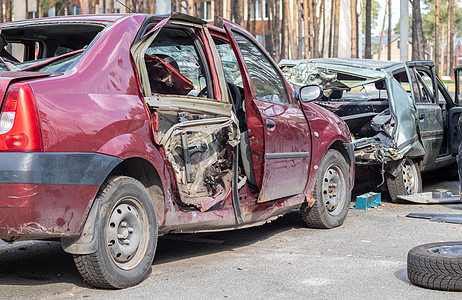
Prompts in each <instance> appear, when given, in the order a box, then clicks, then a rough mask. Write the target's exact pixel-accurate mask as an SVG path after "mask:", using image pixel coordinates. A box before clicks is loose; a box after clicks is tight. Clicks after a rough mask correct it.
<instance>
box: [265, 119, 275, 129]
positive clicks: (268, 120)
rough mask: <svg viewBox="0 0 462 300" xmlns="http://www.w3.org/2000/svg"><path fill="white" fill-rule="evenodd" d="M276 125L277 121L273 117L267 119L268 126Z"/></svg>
mask: <svg viewBox="0 0 462 300" xmlns="http://www.w3.org/2000/svg"><path fill="white" fill-rule="evenodd" d="M274 126H276V122H274V121H273V120H271V119H266V127H268V128H273V127H274Z"/></svg>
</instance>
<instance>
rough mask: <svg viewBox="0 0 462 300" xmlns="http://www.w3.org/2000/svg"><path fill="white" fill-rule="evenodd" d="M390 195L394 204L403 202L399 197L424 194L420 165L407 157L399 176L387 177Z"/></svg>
mask: <svg viewBox="0 0 462 300" xmlns="http://www.w3.org/2000/svg"><path fill="white" fill-rule="evenodd" d="M387 186H388V193H389V194H390V199H391V201H392V202H394V203H400V202H402V201H401V200H400V199H398V195H411V194H415V193H420V192H422V176H421V174H420V169H419V165H418V164H417V163H415V162H413V161H412V159H410V158H408V157H406V158H405V159H404V163H403V164H402V165H401V167H400V170H399V172H398V176H396V177H393V176H391V175H388V176H387Z"/></svg>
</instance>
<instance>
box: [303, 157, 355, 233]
mask: <svg viewBox="0 0 462 300" xmlns="http://www.w3.org/2000/svg"><path fill="white" fill-rule="evenodd" d="M313 196H314V198H315V202H314V205H313V206H312V207H309V206H308V203H306V202H305V203H304V204H303V205H302V207H301V208H300V212H301V214H302V218H303V220H304V221H305V223H306V224H307V225H308V226H309V227H314V228H334V227H337V226H340V225H342V224H343V221H344V220H345V218H346V216H347V214H348V209H349V208H350V201H351V187H350V171H349V167H348V164H347V162H346V161H345V158H344V157H343V155H342V154H341V153H340V152H339V151H337V150H334V149H330V150H329V151H327V153H326V155H325V156H324V158H323V160H322V162H321V166H320V168H319V173H318V175H317V178H316V183H315V186H314V191H313Z"/></svg>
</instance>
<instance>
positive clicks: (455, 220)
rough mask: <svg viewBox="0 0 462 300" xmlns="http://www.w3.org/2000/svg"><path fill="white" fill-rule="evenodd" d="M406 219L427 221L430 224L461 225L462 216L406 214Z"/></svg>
mask: <svg viewBox="0 0 462 300" xmlns="http://www.w3.org/2000/svg"><path fill="white" fill-rule="evenodd" d="M406 217H408V218H416V219H427V220H430V221H432V222H444V223H452V224H462V214H432V213H410V214H407V215H406Z"/></svg>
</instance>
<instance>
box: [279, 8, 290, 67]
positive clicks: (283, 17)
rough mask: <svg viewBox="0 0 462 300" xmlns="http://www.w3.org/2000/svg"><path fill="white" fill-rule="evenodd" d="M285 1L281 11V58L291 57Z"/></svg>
mask: <svg viewBox="0 0 462 300" xmlns="http://www.w3.org/2000/svg"><path fill="white" fill-rule="evenodd" d="M285 1H287V0H281V6H282V13H281V58H289V51H288V47H289V43H288V42H287V32H286V31H287V26H286V19H287V18H286V14H287V11H286V5H285Z"/></svg>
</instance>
